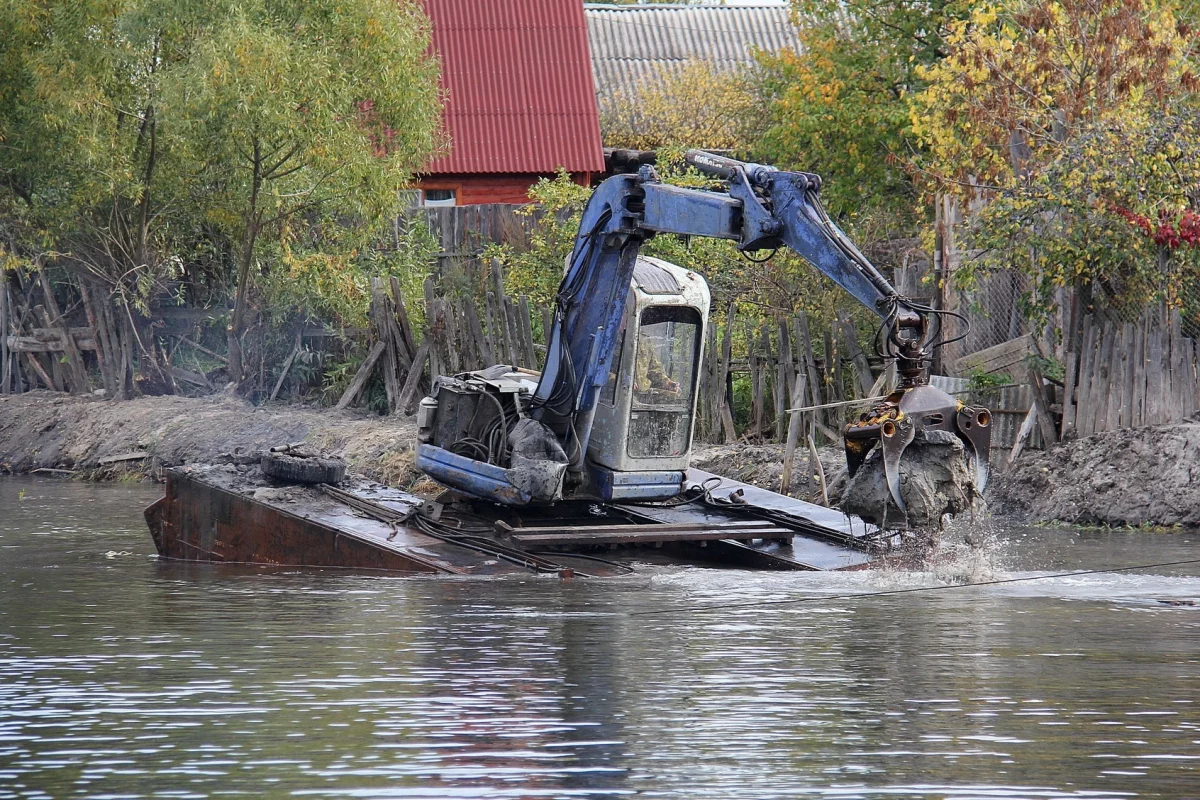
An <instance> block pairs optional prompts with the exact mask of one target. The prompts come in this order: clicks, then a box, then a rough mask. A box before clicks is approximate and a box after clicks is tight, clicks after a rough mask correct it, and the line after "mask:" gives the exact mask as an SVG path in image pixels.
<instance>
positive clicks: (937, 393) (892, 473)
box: [844, 384, 992, 511]
mask: <svg viewBox="0 0 1200 800" xmlns="http://www.w3.org/2000/svg"><path fill="white" fill-rule="evenodd" d="M935 430H936V431H949V432H951V433H953V434H955V435H956V436H958V438H959V439H961V440H962V442H963V444H964V445H966V447H967V450H968V452H969V453H970V454H971V461H972V463H973V465H974V468H975V490H976V491H977V492H982V491H983V487H984V485H985V484H986V483H987V479H988V455H989V453H990V452H991V446H992V415H991V412H990V411H988V410H987V409H986V408H983V407H970V406H966V405H963V404H962V403H961V402H959V401H958V400H956V399H954V398H953V397H951V396H950V395H948V394H946V393H945V392H943V391H942V390H941V389H938V388H935V387H933V386H930V385H928V384H918V385H915V386H911V387H908V388H901V389H897V390H896V391H895V392H893V393H892V394H891V395H889V396H888V398H887V399H886V400H883V401H882V402H880V403H878V404H876V405H875V406H873V407H872V408H871V410H870V411H868V412H866V413H865V414H862V415H861V416H860V417H859V418H858V420H856V421H854V422H851V423H850V424H849V425H847V426H846V430H845V434H844V437H845V438H844V443H845V447H846V466H847V469H848V471H849V473H850V477H851V478H853V477H854V474H855V473H856V472H858V469H859V467H861V466H862V463H863V461H864V460H865V459H866V457H867V454H868V453H870V452H871V448H873V447H875V445H877V444H878V445H879V446H880V452H881V455H882V456H883V473H884V477H885V478H886V480H887V486H888V491H889V492H890V493H891V495H892V500H893V501H894V502H895V503H896V507H897V508H899V509H900V510H901V511H906V510H907V509H906V508H905V507H904V499H903V498H902V497H901V496H900V461H901V458H902V457H903V455H904V451H905V449H906V448H907V447H908V446H909V445H910V444H912V442H913V440H914V439H915V438H916V437H917V434H919V433H921V432H923V431H935Z"/></svg>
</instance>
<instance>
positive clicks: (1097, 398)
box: [1062, 312, 1200, 436]
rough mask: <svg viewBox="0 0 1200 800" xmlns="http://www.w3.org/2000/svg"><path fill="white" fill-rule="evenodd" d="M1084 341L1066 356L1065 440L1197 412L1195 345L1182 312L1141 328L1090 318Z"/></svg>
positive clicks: (1148, 320) (1158, 316) (1155, 317)
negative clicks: (1186, 333)
mask: <svg viewBox="0 0 1200 800" xmlns="http://www.w3.org/2000/svg"><path fill="white" fill-rule="evenodd" d="M1164 317H1165V319H1164ZM1081 341H1082V347H1081V348H1080V350H1079V352H1078V353H1068V354H1067V365H1066V382H1065V385H1066V393H1065V397H1066V402H1065V403H1064V404H1063V418H1062V431H1063V436H1070V435H1075V436H1087V435H1089V434H1092V433H1098V432H1100V431H1110V430H1116V429H1118V428H1136V427H1140V426H1143V425H1159V424H1163V423H1168V422H1177V421H1179V420H1182V419H1186V418H1187V417H1190V416H1191V415H1192V414H1194V413H1195V412H1196V410H1197V402H1198V400H1200V382H1198V381H1197V365H1196V358H1197V350H1196V343H1195V342H1194V341H1193V340H1192V339H1191V338H1189V337H1186V336H1183V335H1182V334H1181V332H1180V318H1179V314H1178V313H1170V314H1163V313H1162V312H1156V313H1150V314H1147V315H1146V316H1145V317H1143V319H1141V320H1140V321H1138V322H1136V323H1121V322H1115V321H1112V320H1109V321H1101V320H1096V319H1093V318H1092V317H1087V318H1085V319H1084V321H1083V328H1082V337H1081Z"/></svg>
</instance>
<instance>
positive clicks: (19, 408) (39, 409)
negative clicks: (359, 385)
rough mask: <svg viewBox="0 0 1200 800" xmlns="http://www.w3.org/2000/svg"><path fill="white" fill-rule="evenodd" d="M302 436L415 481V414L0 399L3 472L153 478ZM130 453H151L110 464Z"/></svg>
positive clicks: (354, 462) (218, 401)
mask: <svg viewBox="0 0 1200 800" xmlns="http://www.w3.org/2000/svg"><path fill="white" fill-rule="evenodd" d="M301 441H303V442H308V443H310V444H312V445H314V446H315V447H316V448H318V449H320V450H322V451H324V452H325V453H327V454H329V455H336V456H340V457H342V458H345V459H346V461H347V462H348V463H349V465H350V468H351V469H352V470H353V471H355V472H358V473H360V474H362V475H365V476H367V477H369V478H371V479H373V480H379V481H384V482H386V483H390V484H393V485H398V486H406V485H408V484H410V483H411V482H412V481H413V480H414V479H415V478H416V477H417V476H416V474H415V473H414V472H413V470H412V463H413V448H414V446H415V444H416V427H415V425H414V423H413V421H412V419H411V418H405V417H379V416H375V415H372V414H368V413H365V412H359V411H335V410H332V409H328V408H318V407H305V406H297V405H278V406H275V405H272V406H265V407H262V408H255V407H254V406H252V405H250V404H249V403H247V402H245V401H244V400H241V399H240V398H237V397H229V396H221V395H217V396H212V397H201V398H195V397H139V398H137V399H134V400H126V401H121V402H110V401H106V400H103V399H99V398H96V399H92V398H86V397H75V396H71V395H65V394H55V393H51V392H33V393H30V394H23V395H10V396H7V397H0V471H7V472H33V471H34V470H38V469H57V470H72V471H74V472H75V473H76V474H77V475H80V476H82V477H88V478H99V479H105V478H114V477H120V476H121V475H130V474H133V475H138V474H145V475H150V476H157V475H158V474H159V473H160V472H161V470H162V469H163V468H164V467H172V466H178V465H181V464H191V463H203V462H211V461H213V460H215V459H217V458H218V457H219V456H221V455H222V454H225V453H237V452H242V453H253V452H256V451H259V450H263V449H266V448H269V447H273V446H275V445H279V444H288V443H291V442H301ZM133 453H145V454H146V455H145V457H144V458H135V459H130V460H122V461H116V462H111V461H109V459H112V458H114V457H118V456H125V455H129V454H133Z"/></svg>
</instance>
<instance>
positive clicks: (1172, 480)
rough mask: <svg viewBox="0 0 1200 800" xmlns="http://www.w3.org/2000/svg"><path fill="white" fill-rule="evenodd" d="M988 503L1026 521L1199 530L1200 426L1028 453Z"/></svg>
mask: <svg viewBox="0 0 1200 800" xmlns="http://www.w3.org/2000/svg"><path fill="white" fill-rule="evenodd" d="M988 503H989V507H990V508H991V509H992V511H993V512H1001V513H1004V514H1005V515H1007V516H1013V517H1017V518H1021V519H1025V520H1028V521H1049V520H1060V521H1063V522H1069V523H1080V524H1098V525H1111V526H1125V525H1161V526H1173V525H1184V526H1189V527H1194V526H1200V422H1196V421H1193V422H1186V423H1179V424H1175V425H1159V426H1155V427H1151V428H1135V429H1132V430H1121V431H1109V432H1107V433H1097V434H1094V435H1092V436H1087V437H1084V438H1082V439H1075V440H1072V441H1068V442H1064V443H1063V444H1060V445H1058V446H1057V447H1055V448H1054V449H1052V450H1050V451H1047V452H1041V451H1026V452H1025V453H1022V454H1021V457H1020V459H1019V461H1018V462H1017V464H1015V465H1014V466H1013V468H1012V469H1011V470H1010V471H1009V472H1008V473H1007V474H1004V475H1000V476H997V477H996V478H994V479H993V481H992V485H991V486H989V491H988Z"/></svg>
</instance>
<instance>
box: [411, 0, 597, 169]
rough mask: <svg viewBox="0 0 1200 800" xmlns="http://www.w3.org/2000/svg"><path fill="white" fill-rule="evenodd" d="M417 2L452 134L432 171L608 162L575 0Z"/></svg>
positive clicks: (588, 165) (580, 13)
mask: <svg viewBox="0 0 1200 800" xmlns="http://www.w3.org/2000/svg"><path fill="white" fill-rule="evenodd" d="M423 2H424V5H425V11H426V13H427V14H428V15H429V17H430V19H431V20H432V21H433V43H434V47H435V49H436V50H437V52H438V54H439V56H440V57H441V59H442V86H443V88H444V89H445V90H446V94H447V97H446V108H445V121H446V130H447V133H448V134H449V137H450V150H449V153H448V154H447V155H446V156H443V157H442V158H439V159H437V160H435V161H434V162H433V163H432V164H430V166H429V168H428V170H427V171H428V173H429V174H434V175H436V174H447V173H451V174H453V173H471V172H553V171H555V170H557V169H558V168H560V167H562V168H565V169H566V170H568V171H570V172H600V171H602V170H603V169H604V154H603V152H602V150H601V144H600V119H599V113H598V111H597V109H596V92H595V88H594V86H593V83H592V64H591V58H590V55H589V53H588V39H587V25H586V23H585V22H584V17H583V4H582V3H581V2H580V1H579V0H423Z"/></svg>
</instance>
